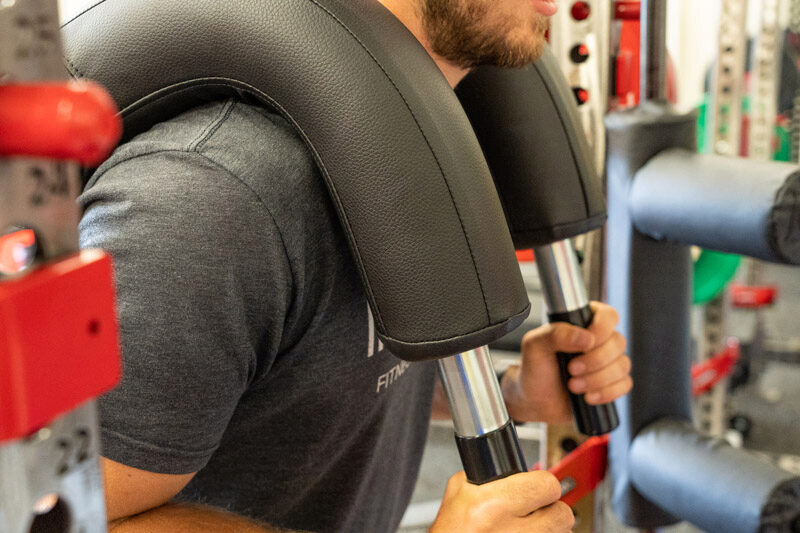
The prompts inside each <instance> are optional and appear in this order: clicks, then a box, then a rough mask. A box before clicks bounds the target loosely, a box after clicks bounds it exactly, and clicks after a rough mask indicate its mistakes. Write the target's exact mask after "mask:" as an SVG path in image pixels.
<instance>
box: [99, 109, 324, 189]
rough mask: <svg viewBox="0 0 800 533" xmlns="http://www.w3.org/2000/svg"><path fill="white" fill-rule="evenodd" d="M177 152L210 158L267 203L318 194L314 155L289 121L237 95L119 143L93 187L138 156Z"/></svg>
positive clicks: (189, 159)
mask: <svg viewBox="0 0 800 533" xmlns="http://www.w3.org/2000/svg"><path fill="white" fill-rule="evenodd" d="M176 154H177V156H178V157H181V156H184V158H185V159H186V162H187V163H186V164H187V165H190V164H191V161H192V157H194V158H197V156H200V158H202V159H205V160H208V161H209V162H210V163H212V164H213V165H215V166H216V167H218V168H219V169H220V170H221V171H222V172H224V173H227V174H229V175H230V177H232V178H233V179H234V180H236V181H239V182H242V183H243V184H244V185H245V187H246V188H247V189H249V190H250V191H251V192H252V193H254V194H255V195H256V196H257V197H259V199H261V200H262V201H264V202H265V203H269V204H273V205H280V204H281V197H286V196H291V195H297V194H301V195H308V194H316V193H318V192H320V188H319V179H320V178H319V176H318V171H317V168H316V166H315V164H314V161H313V158H312V157H311V155H310V153H309V151H308V149H307V148H306V146H305V145H304V144H303V142H302V140H301V139H300V137H299V136H298V134H297V133H296V132H295V131H294V129H293V128H292V127H291V126H290V125H289V123H288V122H286V120H284V119H283V118H282V117H280V116H279V115H277V114H275V113H271V112H270V111H268V110H267V109H266V108H262V107H258V106H255V105H250V104H246V103H244V102H241V101H238V100H233V99H231V100H226V101H218V102H211V103H208V104H205V105H203V106H200V107H197V108H194V109H191V110H189V111H187V112H185V113H183V114H181V115H179V116H177V117H174V118H172V119H170V120H167V121H164V122H162V123H159V124H156V125H155V126H153V127H152V128H151V129H150V130H148V131H146V132H144V133H142V134H140V135H138V136H136V137H135V138H133V139H132V140H130V141H129V142H127V143H125V144H123V145H121V146H120V147H118V148H117V150H115V152H114V153H113V154H112V155H111V157H110V158H109V159H108V160H107V161H106V162H105V163H103V165H101V166H100V168H98V170H97V171H96V172H95V176H94V177H93V178H92V180H90V182H89V187H92V186H93V185H94V182H96V181H97V180H98V179H101V178H102V176H103V175H104V174H106V173H108V172H109V171H111V170H112V169H114V168H116V167H120V166H121V165H123V164H125V163H130V162H132V161H133V160H135V159H137V158H142V157H147V158H149V159H151V160H152V158H159V157H175V156H176ZM189 156H192V157H189ZM126 167H128V168H130V165H126Z"/></svg>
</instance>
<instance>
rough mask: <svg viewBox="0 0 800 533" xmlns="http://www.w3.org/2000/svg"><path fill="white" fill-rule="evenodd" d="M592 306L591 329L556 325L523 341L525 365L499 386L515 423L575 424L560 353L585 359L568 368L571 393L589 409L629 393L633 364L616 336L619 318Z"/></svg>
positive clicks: (513, 369) (508, 374)
mask: <svg viewBox="0 0 800 533" xmlns="http://www.w3.org/2000/svg"><path fill="white" fill-rule="evenodd" d="M591 305H592V311H593V312H594V320H593V321H592V325H591V326H590V327H589V328H588V329H582V328H579V327H576V326H572V325H570V324H566V323H560V322H558V323H553V324H547V325H545V326H542V327H539V328H536V329H535V330H533V331H530V332H528V333H527V334H526V335H525V337H523V339H522V364H521V365H520V366H512V367H511V368H510V369H509V370H508V372H506V375H505V376H504V377H503V383H502V384H501V386H502V389H503V396H504V397H505V399H506V405H507V406H508V412H509V415H510V416H511V418H512V419H514V420H519V421H523V422H525V421H542V422H549V423H561V422H568V421H570V420H571V419H572V412H571V410H570V406H569V399H568V397H567V393H566V391H565V390H564V387H563V386H562V384H561V378H560V376H559V370H558V362H557V361H556V352H564V353H583V355H581V356H578V357H575V358H574V359H573V360H572V362H571V363H570V364H569V366H568V370H569V373H570V375H571V378H570V380H569V383H568V386H569V390H570V391H572V392H573V393H576V394H585V399H586V403H589V404H591V405H600V404H604V403H608V402H611V401H613V400H615V399H617V398H619V397H621V396H624V395H626V394H627V393H628V392H629V391H630V390H631V388H632V387H633V381H632V380H631V377H630V370H631V361H630V359H628V357H627V356H626V355H625V353H624V352H625V338H624V337H623V336H622V335H621V334H620V333H618V332H616V331H614V328H615V327H616V326H617V323H618V322H619V316H618V315H617V312H616V311H615V310H614V309H613V308H612V307H610V306H608V305H606V304H602V303H598V302H592V304H591Z"/></svg>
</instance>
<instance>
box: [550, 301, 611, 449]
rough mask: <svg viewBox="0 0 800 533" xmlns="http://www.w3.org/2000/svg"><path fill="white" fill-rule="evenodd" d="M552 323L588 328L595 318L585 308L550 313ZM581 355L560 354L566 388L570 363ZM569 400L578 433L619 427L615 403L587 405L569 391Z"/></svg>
mask: <svg viewBox="0 0 800 533" xmlns="http://www.w3.org/2000/svg"><path fill="white" fill-rule="evenodd" d="M547 316H548V318H549V319H550V322H567V323H569V324H572V325H573V326H579V327H582V328H588V327H589V326H590V325H591V323H592V319H593V318H594V316H593V313H592V309H591V308H590V307H589V306H588V305H586V306H585V307H583V308H581V309H578V310H575V311H570V312H567V313H549V314H548V315H547ZM579 355H580V354H579V353H558V354H557V357H558V369H559V370H560V372H561V381H562V382H563V383H564V387H566V386H567V382H568V381H569V378H570V374H569V370H567V366H568V365H569V363H570V361H572V360H573V359H574V358H575V357H577V356H579ZM567 392H568V393H569V400H570V403H571V404H572V413H573V414H574V416H575V424H576V425H577V426H578V431H580V432H581V433H583V434H584V435H603V434H605V433H609V432H611V431H612V430H613V429H615V428H616V427H617V426H618V425H619V416H617V408H616V407H615V406H614V404H613V403H607V404H603V405H589V404H588V403H586V400H585V399H584V395H583V394H574V393H572V392H570V391H569V389H567Z"/></svg>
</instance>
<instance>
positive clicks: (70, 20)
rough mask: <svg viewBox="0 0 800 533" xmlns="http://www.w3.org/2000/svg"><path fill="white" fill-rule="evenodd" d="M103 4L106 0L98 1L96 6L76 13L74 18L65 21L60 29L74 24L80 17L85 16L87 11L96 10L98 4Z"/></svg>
mask: <svg viewBox="0 0 800 533" xmlns="http://www.w3.org/2000/svg"><path fill="white" fill-rule="evenodd" d="M105 2H106V0H100V1H99V2H97V3H96V4H94V5H91V6H89V7H87V8H86V9H84V10H83V11H81V12H80V13H78V14H77V15H75V16H74V17H72V18H71V19H69V20H68V21H66V22H65V23H64V24H62V25H61V27H62V28H64V27H66V26H67V24H70V23H72V22H74V21H75V20H76V19H78V18H80V17H82V16H83V15H85V14H86V13H88V12H89V11H91V10H92V9H94V8H96V7H97V6H99V5H100V4H104V3H105Z"/></svg>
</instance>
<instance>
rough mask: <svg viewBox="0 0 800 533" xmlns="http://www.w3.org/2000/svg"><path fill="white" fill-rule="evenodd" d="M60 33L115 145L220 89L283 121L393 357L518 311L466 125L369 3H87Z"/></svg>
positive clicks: (515, 272)
mask: <svg viewBox="0 0 800 533" xmlns="http://www.w3.org/2000/svg"><path fill="white" fill-rule="evenodd" d="M62 30H63V31H62V33H63V36H64V42H65V55H66V61H67V66H68V68H69V69H70V71H71V72H72V74H73V75H74V76H77V77H87V78H92V79H95V80H97V81H99V82H100V83H102V84H103V85H105V87H106V88H107V89H108V90H109V92H110V93H111V95H112V96H113V97H114V99H115V100H116V102H117V104H118V105H119V106H120V108H121V109H122V115H123V118H124V123H125V138H126V139H129V138H131V137H132V136H133V135H135V134H137V133H139V132H141V131H144V130H146V129H147V128H149V127H150V126H152V125H153V124H154V123H157V122H159V121H163V120H165V119H168V118H170V117H171V116H174V115H177V114H178V113H180V112H182V111H185V110H187V109H189V108H191V107H193V106H196V105H198V104H200V103H202V102H204V101H208V100H213V99H218V98H224V97H228V96H230V95H238V96H240V97H242V98H246V99H248V100H250V101H256V102H260V103H262V104H263V105H267V106H270V107H272V108H273V109H275V110H277V111H278V112H280V113H281V114H282V115H283V116H284V117H285V118H286V119H287V120H288V121H289V122H290V123H291V124H293V126H294V127H295V128H296V130H297V132H298V134H299V135H301V136H302V138H303V139H304V140H305V142H306V144H307V146H308V148H309V150H310V151H311V153H312V154H313V156H314V158H315V160H316V161H317V164H318V166H319V168H320V170H321V171H322V174H323V176H324V178H325V181H326V184H327V186H328V189H329V192H330V194H331V197H332V199H333V201H334V203H335V205H336V208H337V211H338V213H339V217H340V220H341V222H342V225H343V227H344V229H345V232H346V234H347V237H348V239H349V243H350V247H351V251H352V253H353V257H354V259H355V261H356V264H357V266H358V269H359V271H360V273H361V277H362V280H363V283H364V287H365V289H366V293H367V297H368V300H369V302H370V306H371V308H372V311H373V314H374V317H375V324H376V329H377V331H378V334H379V336H380V337H381V338H382V339H383V341H384V342H385V343H386V345H387V346H388V347H389V348H390V349H391V350H392V351H394V352H395V353H396V354H397V355H399V356H401V357H403V358H406V359H409V360H420V359H427V358H434V357H442V356H445V355H450V354H453V353H457V352H460V351H463V350H466V349H471V348H474V347H477V346H479V345H482V344H486V343H488V342H489V341H492V340H494V339H496V338H498V337H500V336H501V335H503V334H504V333H506V332H508V331H510V330H511V329H513V328H514V327H516V326H517V325H518V324H519V323H521V322H522V320H523V319H524V318H525V316H526V315H527V313H528V312H529V308H530V304H529V302H528V300H527V295H526V293H525V290H524V286H523V283H522V278H521V275H520V273H519V268H518V266H517V263H516V260H515V256H514V253H513V252H514V249H513V245H512V241H511V238H510V235H509V231H508V227H507V225H506V222H505V219H504V215H503V211H502V208H501V205H500V202H499V200H498V197H497V193H496V191H495V187H494V184H493V183H492V179H491V175H490V173H489V170H488V168H487V165H486V162H485V160H484V158H483V155H482V153H481V149H480V146H479V145H478V141H477V139H476V138H475V135H474V133H473V131H472V128H471V127H470V124H469V121H468V120H467V117H466V116H465V114H464V111H463V109H462V108H461V106H460V104H459V101H458V99H457V98H456V96H455V94H454V93H453V91H452V90H451V89H450V87H449V85H448V84H447V81H446V80H445V78H444V76H442V74H441V73H440V72H439V70H438V69H437V67H436V65H435V64H434V63H433V61H432V60H431V59H430V57H429V56H428V54H427V53H426V52H425V50H424V49H423V48H422V47H421V46H420V44H419V43H418V42H417V41H416V39H414V37H413V36H412V35H411V34H410V33H409V32H408V31H407V30H406V28H405V27H404V26H403V25H402V24H401V23H400V22H399V21H398V20H397V19H396V18H395V17H394V16H393V15H392V14H391V13H389V12H388V11H387V10H386V9H385V8H383V6H381V5H380V4H379V3H377V2H376V1H375V0H282V1H281V2H265V1H261V0H231V1H226V2H219V1H216V0H214V1H210V0H194V1H186V0H101V1H97V2H94V3H93V4H92V5H90V6H89V7H88V8H87V9H84V10H83V11H82V12H80V13H78V14H76V15H75V16H74V17H71V18H69V17H68V19H67V21H66V22H65V23H64V25H63V28H62Z"/></svg>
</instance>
